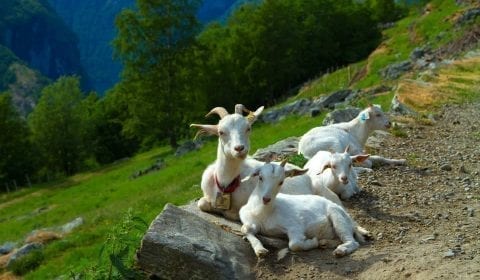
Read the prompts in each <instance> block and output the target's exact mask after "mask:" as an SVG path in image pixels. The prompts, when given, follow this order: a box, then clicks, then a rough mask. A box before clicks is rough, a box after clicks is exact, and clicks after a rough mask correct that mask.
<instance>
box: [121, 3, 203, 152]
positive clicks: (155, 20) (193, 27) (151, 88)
mask: <svg viewBox="0 0 480 280" xmlns="http://www.w3.org/2000/svg"><path fill="white" fill-rule="evenodd" d="M199 4H200V1H199V0H138V1H137V6H138V9H136V10H124V11H123V12H122V13H121V14H120V15H119V16H118V17H117V20H116V25H117V28H118V36H117V38H116V39H115V40H114V47H115V54H116V56H117V57H118V58H119V59H120V60H121V61H122V63H123V64H124V68H123V72H122V81H121V85H120V86H119V88H120V89H121V90H122V94H124V95H126V96H125V98H126V99H127V100H128V104H129V107H128V108H129V110H130V112H131V113H132V116H133V117H132V118H130V119H129V120H128V121H127V123H126V126H125V130H126V131H127V132H130V134H133V135H138V136H140V137H141V138H143V141H144V143H145V142H155V141H157V140H158V139H168V141H169V143H170V145H171V146H172V147H176V146H177V141H178V139H179V137H180V136H181V135H182V134H183V133H184V132H185V130H186V128H187V123H188V121H189V120H188V118H189V116H191V113H192V112H196V111H197V110H196V109H195V106H198V105H199V104H200V99H199V96H198V94H197V93H196V91H194V90H193V89H192V88H191V87H188V84H189V80H190V79H191V78H192V76H191V74H192V72H191V71H190V70H189V67H190V66H191V64H192V59H193V58H194V42H195V35H196V34H197V31H198V23H197V20H196V18H195V13H196V11H197V9H198V6H199Z"/></svg>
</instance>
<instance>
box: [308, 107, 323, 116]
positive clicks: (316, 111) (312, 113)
mask: <svg viewBox="0 0 480 280" xmlns="http://www.w3.org/2000/svg"><path fill="white" fill-rule="evenodd" d="M321 112H322V111H321V110H320V109H318V108H313V109H311V110H310V116H311V117H312V118H313V117H316V116H318V115H320V113H321Z"/></svg>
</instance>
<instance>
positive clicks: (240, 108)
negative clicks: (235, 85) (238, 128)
mask: <svg viewBox="0 0 480 280" xmlns="http://www.w3.org/2000/svg"><path fill="white" fill-rule="evenodd" d="M245 110H246V109H245V106H243V104H237V105H235V113H236V114H240V115H242V114H243V112H244V111H245Z"/></svg>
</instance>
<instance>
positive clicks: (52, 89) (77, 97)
mask: <svg viewBox="0 0 480 280" xmlns="http://www.w3.org/2000/svg"><path fill="white" fill-rule="evenodd" d="M86 114H87V112H86V110H85V106H84V104H82V93H81V91H80V82H79V79H78V78H77V77H60V78H59V79H58V80H57V81H56V82H55V83H53V84H51V85H49V86H47V87H45V88H44V89H43V90H42V96H41V98H40V100H39V101H38V104H37V106H36V107H35V110H34V111H33V112H32V113H31V115H30V116H29V124H30V127H31V130H32V138H33V141H34V143H35V144H37V146H38V148H39V150H40V155H41V157H42V160H43V161H44V163H45V165H44V166H45V168H46V170H45V171H46V172H48V174H51V173H50V172H53V173H54V174H52V175H55V174H56V173H57V172H59V173H63V174H66V175H71V174H73V173H74V172H76V171H78V170H79V169H80V167H81V164H82V162H83V160H84V159H85V158H86V156H87V154H86V153H85V151H84V147H85V145H84V140H85V134H86V124H85V121H84V120H85V115H86Z"/></svg>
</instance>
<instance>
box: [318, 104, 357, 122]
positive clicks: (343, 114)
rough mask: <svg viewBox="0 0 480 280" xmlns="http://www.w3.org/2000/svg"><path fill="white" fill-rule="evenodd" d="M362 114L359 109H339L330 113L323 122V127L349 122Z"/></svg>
mask: <svg viewBox="0 0 480 280" xmlns="http://www.w3.org/2000/svg"><path fill="white" fill-rule="evenodd" d="M360 112H361V110H360V109H359V108H346V109H338V110H335V111H332V112H330V113H328V114H327V115H326V116H325V119H324V120H323V123H322V124H323V125H331V124H334V123H339V122H349V121H351V120H353V119H354V118H355V117H356V116H358V114H359V113H360Z"/></svg>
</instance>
